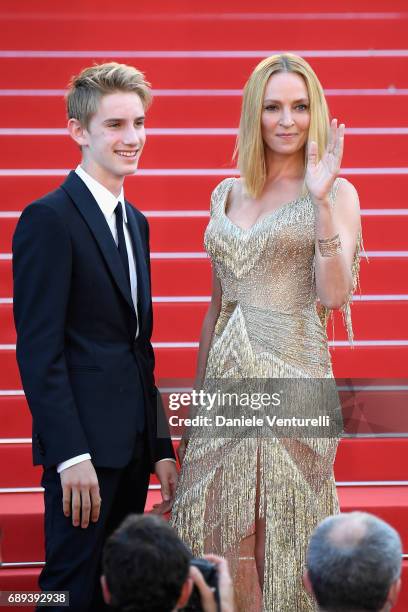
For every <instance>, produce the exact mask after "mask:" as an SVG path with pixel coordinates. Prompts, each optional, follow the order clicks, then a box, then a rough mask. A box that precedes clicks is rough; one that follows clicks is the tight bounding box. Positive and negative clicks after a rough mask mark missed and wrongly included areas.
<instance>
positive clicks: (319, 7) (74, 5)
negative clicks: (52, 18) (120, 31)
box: [2, 0, 406, 34]
mask: <svg viewBox="0 0 408 612" xmlns="http://www.w3.org/2000/svg"><path fill="white" fill-rule="evenodd" d="M102 7H103V8H104V14H106V18H107V19H110V18H111V16H113V15H116V14H117V13H116V12H114V11H112V5H111V4H110V3H109V2H107V1H106V0H102V1H101V0H87V3H86V8H87V10H89V11H95V12H96V14H97V15H99V16H100V14H101V8H102ZM120 7H121V11H123V12H126V14H132V15H133V14H134V12H135V4H134V2H133V0H122V2H121V5H120ZM171 7H172V11H173V12H174V14H177V13H181V12H182V13H188V14H194V13H195V12H200V13H208V11H212V12H214V13H216V15H219V14H222V13H224V12H228V13H231V12H233V13H237V12H239V13H243V12H246V13H250V14H252V13H253V11H254V3H253V2H252V1H251V0H223V3H222V5H220V3H219V1H218V0H195V2H194V9H195V11H194V12H193V13H192V11H191V0H175V1H174V2H172V5H171ZM299 8H301V11H302V12H305V13H314V12H324V13H326V12H342V13H344V12H351V13H352V14H353V15H355V13H356V12H357V11H360V12H368V13H373V14H374V15H375V14H376V13H378V12H379V11H381V12H389V11H404V10H405V9H406V4H405V1H404V0H376V2H375V3H373V2H372V0H358V1H356V0H342V1H341V2H338V1H336V2H332V3H331V5H330V11H328V10H327V9H328V5H327V2H326V1H325V0H309V2H308V3H307V4H305V5H303V4H302V5H301V7H299V0H287V1H286V2H285V5H284V10H285V12H287V13H299V12H300V11H299ZM18 9H19V10H18V14H19V15H21V14H22V12H24V13H29V14H30V15H31V14H32V2H31V0H20V2H19V5H18ZM256 9H257V12H262V13H264V12H270V11H271V3H270V0H257V3H256ZM2 10H3V11H4V12H6V11H7V13H15V11H16V5H15V2H14V1H13V0H2ZM83 11H84V4H83V0H72V1H71V2H70V3H69V4H64V5H55V4H54V3H53V2H52V0H38V1H37V2H36V12H35V15H38V14H39V13H41V14H42V13H45V14H46V15H49V14H53V15H57V16H58V17H59V18H63V17H65V16H67V15H71V14H73V13H74V14H82V13H83ZM137 12H138V14H139V13H140V14H152V3H151V1H150V0H139V2H138V4H137ZM157 13H164V14H167V15H168V14H169V4H168V0H156V1H155V3H154V15H157ZM34 34H35V32H34Z"/></svg>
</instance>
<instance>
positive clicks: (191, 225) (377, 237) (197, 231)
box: [0, 214, 408, 253]
mask: <svg viewBox="0 0 408 612" xmlns="http://www.w3.org/2000/svg"><path fill="white" fill-rule="evenodd" d="M17 221H18V219H17V218H13V217H11V218H7V217H6V218H1V217H0V253H11V244H12V236H13V233H14V230H15V227H16V225H17ZM208 221H209V217H208V216H203V217H151V218H150V219H149V225H150V249H151V251H153V252H165V253H167V252H171V251H174V252H179V251H180V250H181V248H182V250H183V251H185V252H194V251H203V250H204V232H205V229H206V227H207V225H208ZM362 227H363V237H364V244H365V248H366V249H367V250H369V251H379V250H384V251H385V250H389V251H403V250H404V249H407V248H408V240H407V235H408V214H407V215H398V216H397V215H396V216H391V215H381V216H380V215H378V216H371V215H370V216H363V217H362Z"/></svg>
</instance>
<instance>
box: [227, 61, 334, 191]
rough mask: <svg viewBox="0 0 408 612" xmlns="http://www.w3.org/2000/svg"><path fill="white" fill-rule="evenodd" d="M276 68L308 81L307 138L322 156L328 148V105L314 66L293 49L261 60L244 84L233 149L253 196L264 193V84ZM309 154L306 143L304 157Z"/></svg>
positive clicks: (247, 187)
mask: <svg viewBox="0 0 408 612" xmlns="http://www.w3.org/2000/svg"><path fill="white" fill-rule="evenodd" d="M277 72H294V73H296V74H299V75H300V76H301V77H302V78H303V79H304V81H305V84H306V87H307V91H308V94H309V104H310V126H309V133H308V140H314V141H315V142H317V146H318V158H319V159H320V158H321V156H322V155H323V153H324V151H325V148H326V146H327V142H328V137H329V129H330V120H329V109H328V107H327V102H326V98H325V97H324V93H323V88H322V86H321V84H320V81H319V79H318V78H317V76H316V74H315V72H314V71H313V69H312V68H311V66H310V65H309V64H308V63H307V62H306V61H305V60H304V59H303V58H301V57H299V56H298V55H294V54H292V53H284V54H281V55H272V56H271V57H267V58H266V59H264V60H263V61H262V62H260V63H259V64H258V65H257V66H256V68H255V70H254V71H253V73H252V74H251V76H250V77H249V79H248V81H247V83H246V85H245V87H244V95H243V100H242V111H241V121H240V125H239V132H238V138H237V143H236V147H235V152H234V158H238V168H239V170H240V173H241V176H242V177H243V178H244V181H245V188H246V191H247V193H248V194H249V195H250V196H252V197H254V198H256V197H258V196H259V195H260V194H261V192H262V190H263V188H264V185H265V181H266V175H267V168H266V159H265V146H264V141H263V138H262V127H261V119H262V110H263V102H264V95H265V87H266V84H267V82H268V79H269V78H270V77H271V75H272V74H275V73H277ZM306 154H307V146H306V147H305V160H306Z"/></svg>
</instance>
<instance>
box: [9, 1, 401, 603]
mask: <svg viewBox="0 0 408 612" xmlns="http://www.w3.org/2000/svg"><path fill="white" fill-rule="evenodd" d="M374 4H375V5H374ZM191 6H192V5H191V0H176V1H175V2H173V3H172V4H171V12H170V9H169V3H168V2H167V0H156V2H155V3H154V12H152V3H151V2H149V1H147V0H140V1H139V2H138V3H137V6H136V5H135V3H134V1H133V0H122V2H121V4H120V9H119V10H114V9H113V8H112V6H111V5H110V3H108V2H104V1H101V0H98V1H97V0H88V1H87V2H86V3H84V2H83V0H72V1H71V2H70V3H69V5H67V6H64V8H59V7H56V6H55V3H52V2H51V1H50V0H39V1H38V2H36V4H35V9H34V8H33V4H32V2H31V0H20V2H19V4H18V11H17V10H16V4H15V2H14V0H3V1H2V8H1V19H2V23H3V24H4V27H3V32H2V40H1V49H0V67H1V77H0V78H1V85H0V88H1V89H0V117H1V119H0V145H1V146H0V189H1V192H2V196H3V197H2V201H1V203H0V465H1V466H2V470H1V472H0V526H1V527H2V528H3V531H4V538H3V557H4V559H3V560H4V562H5V566H4V567H3V568H2V569H1V570H0V588H1V589H2V590H5V589H18V590H26V589H36V588H37V584H36V580H37V576H38V572H39V567H40V565H39V564H40V563H41V562H43V560H44V550H43V531H42V530H43V527H42V513H43V502H42V494H41V492H30V491H29V490H26V489H30V488H38V487H39V481H40V473H41V470H40V468H33V467H32V465H31V443H30V436H31V420H30V415H29V412H28V409H27V407H26V402H25V398H24V396H23V395H22V394H21V393H19V391H20V390H21V382H20V379H19V374H18V370H17V366H16V362H15V350H14V344H15V341H16V338H15V331H14V325H13V320H12V278H11V261H10V259H9V255H10V253H11V240H12V234H13V231H14V228H15V225H16V223H17V219H18V214H19V212H20V211H21V210H22V209H23V208H24V206H25V205H26V204H27V203H28V202H29V201H31V200H33V199H35V198H36V197H38V196H40V195H42V194H44V193H46V192H47V191H50V190H51V189H53V188H55V187H56V186H57V185H58V184H59V183H60V182H61V180H62V179H63V175H64V172H65V170H66V169H69V168H71V167H73V166H75V165H76V163H77V161H78V157H77V150H76V147H75V146H74V145H73V144H72V143H71V142H70V141H69V140H68V138H67V136H65V135H64V134H65V133H64V126H65V109H64V104H63V100H62V90H63V89H64V88H65V86H66V84H67V82H68V80H69V79H70V77H71V76H72V75H73V74H75V73H77V72H78V71H79V70H81V69H82V68H83V67H84V66H86V65H89V64H92V63H93V62H94V61H98V62H99V61H104V60H111V59H115V60H117V61H125V62H128V63H133V64H135V65H136V66H137V67H139V68H140V69H142V70H143V71H144V72H145V73H146V76H147V78H148V79H149V80H150V81H151V82H152V84H153V87H154V94H155V100H154V104H153V106H152V109H151V111H150V112H149V114H148V120H147V128H148V131H150V133H148V142H147V145H146V150H145V152H144V155H143V158H142V164H141V172H140V173H139V174H138V175H137V176H135V177H132V178H130V179H129V180H128V181H127V184H126V195H127V197H128V199H129V200H131V201H133V202H134V203H135V204H136V205H137V206H138V207H139V208H140V209H141V210H143V211H145V212H147V214H148V216H149V221H150V226H151V250H152V254H153V255H152V256H153V259H152V275H153V295H154V310H155V329H154V342H155V346H156V355H157V371H156V373H157V377H158V379H159V381H163V380H165V379H167V380H168V379H170V380H172V382H173V386H174V385H176V384H177V383H179V384H180V386H183V385H182V384H181V382H182V379H186V378H191V377H192V376H193V375H194V370H195V359H196V352H197V343H198V338H199V333H200V327H201V322H202V319H203V316H204V314H205V311H206V308H207V305H208V298H209V294H210V264H209V261H208V260H207V259H206V258H205V257H204V251H203V231H204V229H205V227H206V224H207V220H208V207H209V195H210V193H211V190H212V189H213V188H214V186H215V185H216V184H217V182H218V181H219V180H221V178H223V177H225V176H230V175H231V174H233V169H232V168H233V166H232V162H231V155H232V151H233V148H234V142H235V132H234V130H236V128H237V125H238V121H239V113H240V90H241V89H242V87H243V85H244V83H245V81H246V79H247V78H248V76H249V74H250V72H251V70H252V69H253V67H254V66H255V65H256V64H257V63H258V61H259V60H260V59H261V58H262V57H264V56H265V55H267V54H268V53H269V52H272V51H273V50H279V49H290V50H294V51H300V52H302V54H303V56H304V57H305V58H306V59H307V60H308V61H309V62H310V63H311V65H312V66H313V67H314V69H315V70H316V72H317V74H318V75H319V77H320V79H321V81H322V84H323V86H324V88H325V90H326V93H327V100H328V103H329V106H330V110H331V114H332V116H335V117H336V116H337V117H339V119H340V121H342V122H344V123H346V127H347V130H348V132H347V135H346V144H345V156H344V160H343V172H344V176H346V177H347V178H349V179H350V180H351V181H352V182H353V183H354V184H355V186H356V188H357V189H358V192H359V195H360V202H361V208H362V223H363V232H364V243H365V248H366V250H367V252H368V253H369V260H370V261H369V263H367V262H366V261H365V259H362V262H361V294H359V293H357V296H356V299H355V301H354V303H353V307H352V312H353V324H354V330H355V340H356V343H355V347H354V348H353V349H350V348H349V347H348V346H344V345H343V344H342V343H344V341H345V340H346V335H345V331H344V328H343V326H342V324H341V317H340V314H339V313H335V334H334V338H332V330H331V325H330V326H329V337H330V339H331V340H334V346H332V347H331V351H332V356H333V364H334V370H335V374H336V375H337V376H341V377H350V378H353V377H354V378H357V377H367V378H374V377H378V378H381V379H387V378H392V379H394V380H393V381H389V382H388V384H391V382H392V384H393V385H397V386H398V385H404V384H405V382H404V380H403V379H404V377H407V374H408V368H407V363H408V317H407V315H406V313H407V305H408V284H407V278H408V241H407V235H408V205H407V196H406V194H407V190H408V162H407V159H408V156H407V154H408V124H407V120H406V108H407V99H408V51H407V50H406V41H407V32H408V27H407V26H408V13H407V12H406V3H405V1H404V0H377V1H376V2H375V3H373V2H372V1H371V0H358V1H355V0H344V1H342V2H341V3H340V2H334V3H331V4H330V7H328V5H327V2H326V1H325V0H311V1H310V2H309V3H308V4H307V9H306V8H305V6H304V4H302V3H300V2H299V0H287V1H286V2H285V4H284V6H283V8H281V7H279V10H278V8H277V6H276V5H271V3H270V1H269V0H258V1H257V3H256V8H254V3H250V2H248V1H247V0H224V1H223V2H222V3H221V5H220V3H219V2H216V1H215V0H207V1H206V2H203V1H202V0H197V2H194V10H193V9H192V8H191ZM73 32H75V39H73ZM50 130H51V131H50ZM55 130H57V131H56V132H55ZM339 343H340V344H339ZM383 384H387V381H386V380H385V381H384V380H383ZM167 386H169V385H167ZM370 394H371V396H370V398H371V401H370V413H369V417H370V418H369V422H367V419H366V417H365V416H364V410H362V408H361V406H362V405H365V404H364V402H366V401H367V400H368V397H369V395H370ZM356 397H357V396H356ZM373 397H374V396H373V392H371V391H361V392H360V394H359V395H358V397H357V399H356V400H355V401H354V400H353V402H354V403H351V404H350V408H349V409H348V413H347V418H348V420H347V422H346V431H347V433H348V434H350V433H353V432H356V431H357V433H358V436H357V437H354V438H349V437H346V438H344V439H343V440H342V441H341V443H340V447H339V451H338V455H337V459H336V463H335V476H336V481H337V484H338V493H339V498H340V503H341V507H342V509H343V510H344V511H349V510H354V509H362V510H366V511H369V512H373V513H374V514H377V515H378V516H380V517H382V518H384V519H385V520H387V521H389V522H390V523H391V524H392V525H394V526H395V527H396V529H398V530H399V533H400V534H401V538H402V541H403V552H404V553H405V554H407V556H408V527H407V525H408V520H407V519H408V467H407V466H408V460H407V458H408V411H407V408H408V402H407V391H406V390H402V389H401V390H400V391H398V392H397V391H395V392H393V393H392V395H390V392H389V391H386V390H381V389H378V390H377V391H376V392H375V397H374V399H373ZM167 399H168V398H167V395H166V393H165V394H164V400H165V402H167ZM387 432H388V437H383V436H380V435H379V434H381V433H382V434H384V433H387ZM396 432H398V433H399V434H400V435H399V437H397V436H396V435H395V433H396ZM367 434H370V435H369V436H368V437H367ZM393 434H394V435H393ZM175 444H177V441H176V440H175ZM151 486H152V487H155V486H157V482H156V481H155V480H154V479H152V482H151ZM10 489H11V490H12V491H10ZM17 491H18V492H17ZM158 497H159V492H158V490H157V489H155V488H152V489H151V491H150V493H149V499H148V504H149V508H151V507H152V504H153V503H154V502H155V500H157V499H158ZM30 563H34V564H37V565H34V566H30V565H29V564H30ZM9 564H10V565H9ZM14 564H20V565H17V566H16V565H14ZM19 609H20V610H24V609H27V610H28V609H30V608H19ZM407 609H408V560H404V571H403V590H402V593H401V596H400V600H399V604H398V606H397V608H396V610H397V612H403V611H404V610H407Z"/></svg>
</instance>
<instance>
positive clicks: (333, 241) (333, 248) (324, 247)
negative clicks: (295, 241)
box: [317, 234, 341, 257]
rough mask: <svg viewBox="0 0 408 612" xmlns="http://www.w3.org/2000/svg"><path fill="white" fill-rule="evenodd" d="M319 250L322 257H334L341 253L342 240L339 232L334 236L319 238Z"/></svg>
mask: <svg viewBox="0 0 408 612" xmlns="http://www.w3.org/2000/svg"><path fill="white" fill-rule="evenodd" d="M317 242H318V244H319V251H320V255H321V256H322V257H334V256H335V255H338V254H339V253H341V240H340V236H339V234H336V235H335V236H333V238H325V239H324V240H319V239H318V241H317Z"/></svg>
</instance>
